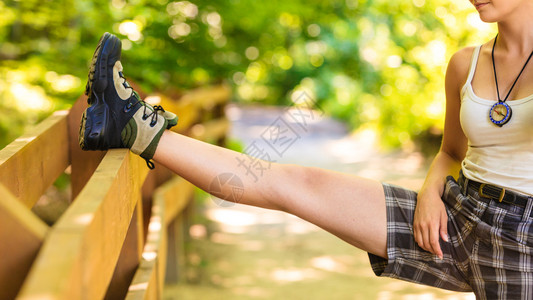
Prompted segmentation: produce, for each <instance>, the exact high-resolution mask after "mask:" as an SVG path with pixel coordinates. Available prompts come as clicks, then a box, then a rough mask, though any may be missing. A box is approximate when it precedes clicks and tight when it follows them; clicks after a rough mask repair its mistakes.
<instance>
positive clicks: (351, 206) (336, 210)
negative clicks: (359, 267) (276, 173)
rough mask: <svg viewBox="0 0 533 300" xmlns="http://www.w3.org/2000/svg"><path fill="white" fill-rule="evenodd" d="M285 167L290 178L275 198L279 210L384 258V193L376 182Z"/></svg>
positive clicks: (351, 176)
mask: <svg viewBox="0 0 533 300" xmlns="http://www.w3.org/2000/svg"><path fill="white" fill-rule="evenodd" d="M287 168H288V169H290V170H291V171H290V173H291V176H289V177H290V178H293V179H294V180H290V181H287V182H285V184H284V186H283V188H282V190H283V191H284V193H283V194H282V196H281V197H279V200H278V201H279V202H280V203H278V204H279V207H281V208H282V210H284V211H286V212H288V213H291V214H294V215H296V216H298V217H300V218H302V219H304V220H307V221H309V222H311V223H313V224H315V225H317V226H319V227H321V228H323V229H325V230H327V231H329V232H330V233H332V234H334V235H336V236H337V237H339V238H341V239H343V240H344V241H346V242H348V243H350V244H352V245H354V246H356V247H358V248H360V249H362V250H365V251H367V252H370V253H372V254H375V255H378V256H381V257H384V258H386V257H387V251H386V250H387V249H386V248H387V217H386V206H385V195H384V191H383V186H382V184H381V183H380V182H378V181H375V180H370V179H366V178H361V177H357V176H354V175H350V174H344V173H339V172H335V171H330V170H324V169H320V168H309V167H297V166H294V165H291V166H287ZM295 168H296V169H295Z"/></svg>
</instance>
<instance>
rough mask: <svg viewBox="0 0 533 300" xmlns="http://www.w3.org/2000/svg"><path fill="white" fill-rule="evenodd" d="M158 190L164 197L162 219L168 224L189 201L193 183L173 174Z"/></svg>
mask: <svg viewBox="0 0 533 300" xmlns="http://www.w3.org/2000/svg"><path fill="white" fill-rule="evenodd" d="M158 192H159V193H161V195H162V197H163V198H164V199H165V219H164V221H165V226H168V225H169V223H170V222H171V221H172V220H173V219H174V218H176V216H177V215H178V214H179V213H180V212H181V211H182V210H183V209H185V207H186V206H187V204H188V203H189V202H190V201H191V199H192V195H193V192H194V185H192V183H190V182H188V181H187V180H185V179H183V178H181V177H178V176H175V177H174V178H172V179H171V180H170V181H169V182H168V183H165V184H164V186H162V187H161V188H160V191H158Z"/></svg>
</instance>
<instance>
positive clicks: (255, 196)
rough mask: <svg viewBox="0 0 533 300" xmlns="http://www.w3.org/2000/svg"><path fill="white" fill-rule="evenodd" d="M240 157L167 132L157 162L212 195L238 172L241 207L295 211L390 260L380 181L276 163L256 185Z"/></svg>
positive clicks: (358, 245) (236, 153) (156, 153)
mask: <svg viewBox="0 0 533 300" xmlns="http://www.w3.org/2000/svg"><path fill="white" fill-rule="evenodd" d="M240 155H241V154H240V153H238V152H235V151H232V150H228V149H225V148H222V147H218V146H214V145H211V144H207V143H204V142H201V141H198V140H195V139H192V138H189V137H186V136H183V135H180V134H177V133H174V132H171V131H168V130H167V131H165V132H164V133H163V135H162V137H161V140H160V142H159V145H158V147H157V149H156V151H155V155H154V157H153V158H154V160H155V161H157V162H159V163H161V164H162V165H164V166H166V167H167V168H169V169H170V170H172V171H174V172H175V173H177V174H178V175H180V176H182V177H183V178H185V179H187V180H188V181H189V182H191V183H192V184H194V185H196V186H197V187H199V188H201V189H203V190H204V191H207V192H210V191H209V185H210V184H211V182H212V181H213V180H214V179H215V178H216V177H217V176H218V175H219V174H222V173H231V174H235V175H236V176H237V177H239V178H240V179H241V180H242V181H243V185H244V193H243V195H242V197H241V198H240V199H239V202H240V203H243V204H247V205H253V206H258V207H263V208H268V209H276V210H281V211H285V212H288V213H291V214H293V215H296V216H298V217H300V218H302V219H304V220H307V221H309V222H311V223H313V224H315V225H317V226H319V227H321V228H323V229H325V230H327V231H329V232H331V233H332V234H334V235H336V236H338V237H339V238H341V239H343V240H344V241H346V242H348V243H350V244H352V245H354V246H356V247H358V248H360V249H362V250H365V251H368V252H370V253H373V254H375V255H378V256H381V257H384V258H386V257H387V252H386V242H387V221H386V207H385V196H384V192H383V187H382V185H381V183H379V182H377V181H373V180H369V179H365V178H361V177H357V176H353V175H349V174H343V173H339V172H334V171H329V170H324V169H320V168H315V167H303V166H298V165H292V164H276V163H271V168H270V169H268V170H266V171H265V172H264V173H263V176H262V177H261V178H260V179H259V180H258V181H254V179H252V178H251V177H250V176H247V175H246V170H245V169H244V168H241V167H239V165H238V163H237V160H236V158H238V157H239V156H240ZM228 188H229V187H228ZM222 194H227V195H228V194H231V193H222ZM226 200H231V199H226Z"/></svg>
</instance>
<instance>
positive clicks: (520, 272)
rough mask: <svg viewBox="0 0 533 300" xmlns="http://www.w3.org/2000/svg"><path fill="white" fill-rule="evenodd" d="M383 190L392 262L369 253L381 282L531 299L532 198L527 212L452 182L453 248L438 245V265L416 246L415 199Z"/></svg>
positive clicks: (448, 197) (448, 200)
mask: <svg viewBox="0 0 533 300" xmlns="http://www.w3.org/2000/svg"><path fill="white" fill-rule="evenodd" d="M462 179H463V178H460V179H459V182H462ZM383 187H384V189H385V198H386V202H387V254H388V260H386V259H384V258H382V257H378V256H376V255H373V254H370V253H369V257H370V263H371V265H372V269H373V271H374V273H375V274H376V275H377V276H387V277H392V278H397V279H402V280H406V281H410V282H415V283H420V284H425V285H430V286H434V287H439V288H443V289H448V290H453V291H461V292H472V291H473V292H474V293H475V295H476V298H477V299H533V257H532V253H533V228H532V227H533V226H532V225H533V215H532V207H533V197H529V201H528V202H527V205H526V207H525V208H523V207H519V206H516V205H508V204H504V203H498V202H497V201H492V200H484V201H482V200H480V199H481V198H480V197H479V194H478V192H477V191H476V190H475V189H473V188H470V187H469V188H468V190H467V191H464V190H463V188H462V187H461V185H459V184H458V183H457V182H456V181H455V179H454V178H453V177H451V176H449V177H448V178H447V180H446V185H445V191H444V195H443V197H442V200H443V202H444V204H445V207H446V211H447V213H448V236H449V242H444V241H442V240H441V241H440V245H441V249H442V251H443V253H444V259H443V260H440V259H439V258H437V256H436V255H433V254H431V253H429V252H427V251H425V250H423V249H422V248H420V247H419V246H418V245H417V243H416V242H415V240H414V237H413V215H414V210H415V205H416V198H417V193H416V192H414V191H410V190H406V189H403V188H401V187H397V186H392V185H389V184H383Z"/></svg>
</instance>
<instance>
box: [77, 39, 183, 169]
mask: <svg viewBox="0 0 533 300" xmlns="http://www.w3.org/2000/svg"><path fill="white" fill-rule="evenodd" d="M121 45H122V44H121V42H120V39H118V38H117V37H116V36H114V35H112V34H110V33H107V32H106V33H105V34H104V35H103V36H102V38H101V39H100V41H99V42H98V46H97V47H96V50H95V52H94V55H93V59H92V62H91V67H90V69H89V79H88V81H87V86H86V90H85V93H86V94H87V96H88V97H89V98H88V100H87V102H88V104H89V107H88V108H87V109H86V110H85V112H84V113H83V116H82V120H81V124H80V133H79V143H80V147H81V148H82V149H83V150H107V149H110V148H129V149H130V150H131V151H132V152H134V153H136V154H138V155H140V156H141V157H143V158H145V159H146V161H147V163H148V166H149V167H150V168H153V164H152V163H151V162H150V159H152V157H153V156H154V153H155V149H156V147H157V144H158V143H159V140H160V138H161V135H162V134H163V131H164V130H165V129H168V128H170V127H172V126H174V125H176V124H177V121H178V118H177V117H176V115H175V114H173V113H171V112H166V111H165V110H164V109H163V107H161V106H159V105H156V106H153V107H152V106H151V105H149V104H147V103H145V102H144V101H142V100H141V98H140V97H139V95H138V94H137V92H135V91H134V90H133V88H132V87H131V86H130V85H129V84H128V82H127V81H126V79H125V77H124V75H123V74H122V64H121V63H120V54H121Z"/></svg>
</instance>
